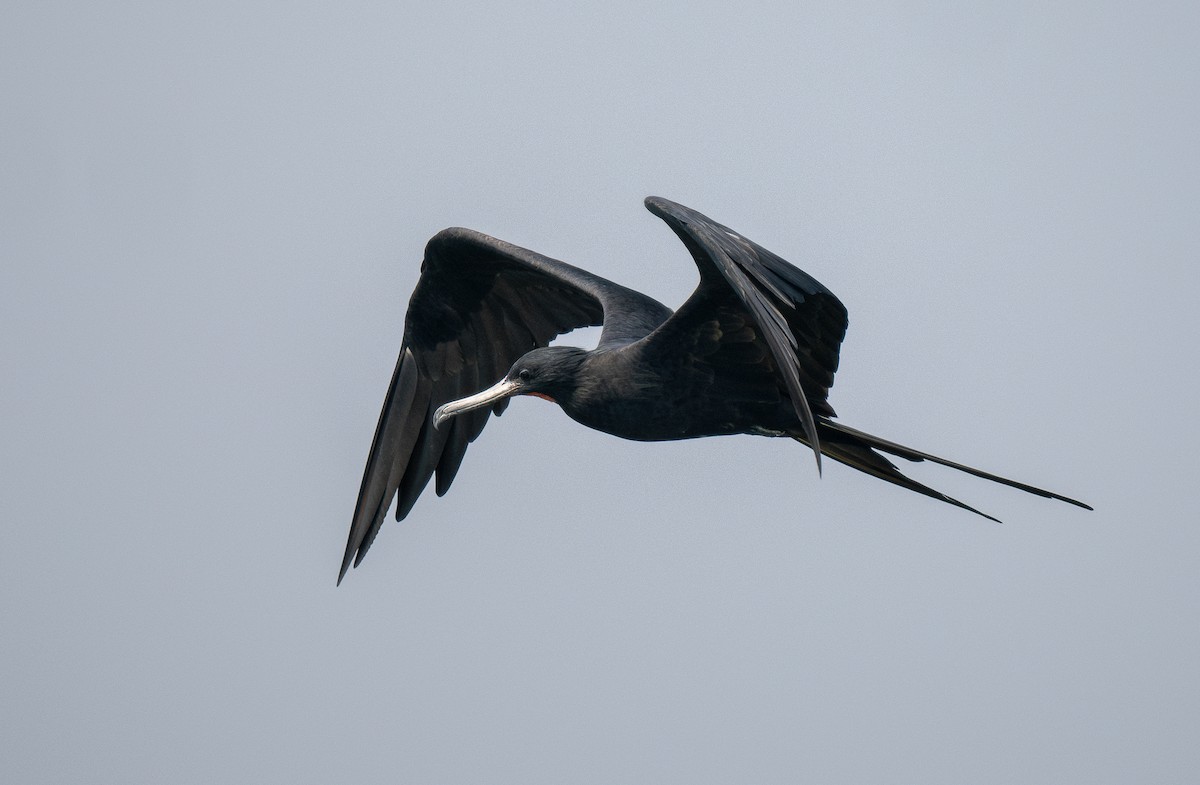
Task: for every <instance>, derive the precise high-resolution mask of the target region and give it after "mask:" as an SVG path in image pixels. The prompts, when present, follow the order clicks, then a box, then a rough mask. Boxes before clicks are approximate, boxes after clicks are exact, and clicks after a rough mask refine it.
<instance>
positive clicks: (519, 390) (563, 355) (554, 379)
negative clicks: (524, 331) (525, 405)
mask: <svg viewBox="0 0 1200 785" xmlns="http://www.w3.org/2000/svg"><path fill="white" fill-rule="evenodd" d="M586 357H587V352H586V351H585V350H583V349H579V348H577V347H574V346H543V347H540V348H537V349H534V350H533V351H531V352H529V353H528V354H526V355H525V356H524V357H522V358H521V359H519V360H517V361H516V362H515V363H513V366H512V368H510V369H509V370H508V373H507V374H506V375H505V376H504V378H503V379H501V380H500V381H498V382H496V383H495V384H494V385H492V386H491V387H489V388H487V389H486V390H484V391H483V392H479V393H475V394H474V395H469V396H467V397H466V398H460V399H458V400H457V401H450V402H449V403H446V404H443V405H442V406H439V407H438V409H437V411H435V412H434V413H433V425H434V427H435V428H440V427H441V426H442V424H443V423H445V422H446V421H447V420H449V419H450V418H451V417H456V416H458V415H460V414H464V413H465V412H470V411H474V410H475V409H480V408H482V407H484V406H493V405H495V404H496V403H498V402H500V401H502V400H504V399H505V398H510V397H512V396H514V395H534V396H537V397H538V398H544V399H546V400H547V401H552V402H554V403H559V404H561V403H562V402H563V401H565V400H567V399H569V398H570V396H571V395H572V394H574V392H575V389H576V388H577V387H578V385H579V378H578V377H579V369H580V367H581V366H582V365H583V361H584V359H585V358H586Z"/></svg>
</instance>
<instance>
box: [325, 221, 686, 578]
mask: <svg viewBox="0 0 1200 785" xmlns="http://www.w3.org/2000/svg"><path fill="white" fill-rule="evenodd" d="M670 313H671V312H670V310H669V309H667V308H666V307H665V306H663V305H661V304H660V303H658V302H656V301H654V300H652V299H650V298H649V297H646V296H645V295H642V294H639V293H638V292H634V291H632V290H630V289H626V288H625V287H623V286H619V285H617V284H614V283H612V282H611V281H606V280H605V279H603V278H600V277H599V276H595V275H592V274H591V273H588V272H586V271H584V270H580V269H578V268H576V267H572V266H571V265H569V264H566V263H565V262H560V261H558V260H556V259H551V258H549V257H546V256H542V255H541V254H538V253H534V252H533V251H529V250H526V249H524V248H519V247H517V246H515V245H511V244H509V243H506V242H504V241H502V240H497V239H495V238H494V237H489V236H487V235H485V234H480V233H479V232H474V231H471V230H469V229H446V230H445V231H443V232H440V233H438V234H437V235H436V236H434V237H433V239H431V240H430V241H429V244H428V245H427V246H426V247H425V261H424V263H423V264H422V265H421V278H420V281H419V282H418V283H417V288H416V290H415V291H414V292H413V295H412V299H411V300H410V301H409V305H408V315H407V316H406V317H405V323H404V341H403V344H402V345H401V347H400V358H399V360H398V361H397V362H396V370H395V373H394V374H393V375H392V383H391V386H390V387H389V388H388V393H387V398H386V399H385V400H384V403H383V411H382V413H381V414H380V416H379V424H378V426H377V427H376V429H375V439H374V441H373V442H372V444H371V452H370V454H369V455H368V457H367V467H366V470H365V471H364V472H363V480H362V486H361V487H360V488H359V492H358V504H357V506H356V507H355V509H354V518H353V520H352V521H351V524H350V536H349V538H348V540H347V542H346V554H345V557H344V558H343V560H342V567H341V570H340V571H339V572H338V583H341V580H342V578H343V577H345V575H346V571H347V570H348V569H349V568H350V564H351V562H353V564H354V566H356V567H357V566H358V564H359V563H360V562H361V561H362V559H363V556H364V555H366V552H367V550H368V549H369V548H370V547H371V543H372V541H373V540H374V539H375V535H376V534H377V533H378V531H379V527H380V526H381V525H382V524H383V519H384V517H385V516H386V515H387V511H388V508H389V507H390V506H391V504H392V499H393V498H395V497H396V496H397V495H398V496H399V501H398V502H397V504H396V520H401V519H403V518H404V517H405V516H406V515H408V513H409V511H410V510H412V507H413V504H414V503H416V500H417V497H418V496H419V495H420V494H421V491H422V490H423V489H424V488H425V486H426V485H427V484H428V482H429V480H430V478H431V477H432V476H433V475H434V474H435V473H436V475H437V481H436V483H435V489H436V491H437V494H438V496H441V495H443V494H445V493H446V491H447V490H449V488H450V483H451V482H452V481H453V480H454V475H455V473H456V472H457V471H458V467H459V465H460V464H461V463H462V459H463V454H464V453H465V452H466V449H467V445H468V444H469V443H470V442H472V441H474V440H475V438H476V437H477V436H479V433H480V432H481V431H482V430H483V426H484V425H486V424H487V421H488V418H489V416H490V415H491V412H492V411H494V412H495V413H496V414H499V413H500V412H501V411H503V409H504V406H505V404H506V403H507V401H502V402H500V403H499V404H497V405H496V406H495V407H493V408H492V409H491V410H490V411H489V410H488V409H482V410H480V411H476V412H469V413H467V414H464V415H461V416H459V417H456V418H454V419H453V420H452V421H451V423H450V424H449V425H447V426H445V427H443V428H434V427H433V412H434V410H436V409H437V408H438V407H439V406H441V405H442V404H444V403H446V402H448V401H452V400H456V399H458V398H462V397H463V396H465V395H469V394H471V393H474V392H477V391H479V390H480V389H482V388H484V387H487V386H488V385H490V384H492V383H493V382H495V381H496V380H497V379H499V378H501V377H502V376H503V375H504V374H505V373H506V372H507V371H508V369H509V367H510V366H511V365H512V364H513V363H514V362H516V361H517V359H519V358H520V357H521V356H522V355H524V354H525V353H526V352H528V351H530V350H532V349H534V348H536V347H539V346H546V345H547V344H549V342H550V341H551V340H552V339H553V338H554V336H556V335H558V334H560V333H564V332H568V331H570V330H573V329H576V328H578V327H587V326H595V325H600V324H602V323H603V324H604V329H603V331H602V332H601V336H600V342H601V344H602V345H605V344H609V345H611V344H616V343H621V342H623V341H631V340H636V339H637V338H640V337H642V336H644V335H645V334H646V333H648V332H650V331H651V330H653V329H654V328H655V327H657V326H658V325H659V324H661V323H662V322H663V320H665V319H666V318H667V316H669V315H670Z"/></svg>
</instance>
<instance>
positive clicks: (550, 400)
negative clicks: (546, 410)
mask: <svg viewBox="0 0 1200 785" xmlns="http://www.w3.org/2000/svg"><path fill="white" fill-rule="evenodd" d="M525 395H532V396H533V397H534V398H541V399H542V400H543V401H549V402H550V403H558V401H556V400H554V399H553V398H551V397H550V396H549V395H546V393H535V392H531V393H525Z"/></svg>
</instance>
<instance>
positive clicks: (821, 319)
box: [645, 196, 847, 469]
mask: <svg viewBox="0 0 1200 785" xmlns="http://www.w3.org/2000/svg"><path fill="white" fill-rule="evenodd" d="M646 208H647V209H648V210H650V212H652V213H654V214H655V215H657V216H658V217H660V218H662V219H663V220H664V221H666V223H667V225H668V226H670V227H671V229H673V230H674V232H675V234H677V235H679V238H680V239H681V240H683V244H684V245H686V246H687V249H688V251H690V252H691V254H692V258H693V259H695V261H696V266H697V267H699V268H700V285H699V286H698V287H697V288H696V291H695V292H694V293H693V294H692V296H691V297H690V298H688V300H687V302H685V303H684V304H683V305H682V306H681V307H680V308H679V310H678V311H676V312H675V315H674V316H672V317H671V318H670V319H669V320H668V321H667V322H666V323H664V324H663V325H662V327H660V328H659V329H658V330H657V331H655V333H653V334H652V335H650V336H649V337H648V338H647V339H646V341H645V345H646V350H647V351H651V352H658V353H660V354H661V353H672V352H699V353H700V354H702V355H703V357H701V358H695V359H701V360H702V362H704V363H705V364H706V365H707V366H709V367H710V368H712V369H713V370H714V371H715V373H716V374H718V375H723V376H724V377H725V378H723V379H721V380H720V381H722V382H723V383H726V384H729V383H736V384H740V385H741V386H742V387H744V388H747V389H749V388H751V387H755V386H757V387H758V388H761V387H763V386H764V385H768V386H771V387H773V388H777V387H778V384H779V381H780V379H782V382H783V385H784V389H785V390H786V391H787V396H788V397H789V398H790V399H791V401H792V405H793V406H794V407H795V410H796V415H797V416H798V417H799V419H800V423H801V427H802V428H803V430H804V435H805V436H806V438H807V441H808V443H809V444H810V445H811V446H812V448H813V451H814V452H815V453H816V457H817V467H818V469H819V468H820V466H821V451H820V444H819V441H818V439H817V428H816V424H815V423H814V421H813V412H814V410H815V411H816V412H817V413H818V414H823V415H832V414H833V410H832V409H831V408H830V407H829V404H828V403H827V402H826V398H827V396H828V394H829V388H830V387H831V386H832V385H833V375H834V372H835V371H836V370H837V365H838V351H839V349H840V347H841V344H842V338H843V337H844V336H845V335H846V325H847V317H846V307H845V306H844V305H842V303H841V301H840V300H838V298H837V297H836V296H834V294H833V292H831V291H829V290H828V289H826V288H825V287H824V286H822V285H821V284H820V283H819V282H818V281H817V280H816V279H814V278H813V277H812V276H810V275H808V274H807V273H805V272H803V271H801V270H799V269H797V268H795V267H793V266H792V265H791V264H789V263H788V262H787V261H785V260H783V259H781V258H780V257H778V256H776V255H775V254H773V253H771V252H770V251H768V250H767V249H766V248H763V247H762V246H761V245H758V244H757V243H754V242H751V241H750V240H747V239H746V238H745V237H742V236H741V235H740V234H738V233H737V232H735V231H733V230H732V229H729V228H728V227H725V226H722V225H721V224H719V223H717V222H716V221H713V220H711V219H710V218H708V217H707V216H704V215H701V214H700V213H698V212H696V211H695V210H692V209H689V208H687V207H684V206H683V205H681V204H676V203H675V202H672V201H669V200H667V199H663V198H661V197H657V196H651V197H648V198H647V199H646ZM759 392H760V393H761V392H762V391H761V390H759Z"/></svg>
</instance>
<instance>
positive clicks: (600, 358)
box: [338, 197, 1090, 582]
mask: <svg viewBox="0 0 1200 785" xmlns="http://www.w3.org/2000/svg"><path fill="white" fill-rule="evenodd" d="M646 206H647V208H648V209H649V210H650V211H651V212H653V213H655V214H656V215H658V216H659V217H661V218H662V219H663V220H664V221H666V222H667V224H668V225H669V226H670V227H671V228H672V229H673V230H674V231H675V233H676V234H677V235H678V236H679V237H680V239H681V240H683V242H684V245H685V246H686V247H687V248H688V250H689V251H690V252H691V254H692V257H693V259H694V260H695V262H696V265H697V267H698V268H699V270H700V284H699V286H698V287H697V289H696V291H695V292H694V293H693V294H692V296H691V297H690V298H688V300H687V301H686V302H685V303H684V304H683V305H682V306H680V308H679V310H677V311H675V312H672V311H671V310H670V309H669V308H667V307H666V306H664V305H662V304H661V303H659V302H657V301H655V300H653V299H651V298H650V297H647V296H646V295H644V294H641V293H639V292H636V291H633V290H632V289H627V288H625V287H623V286H620V285H618V284H615V283H613V282H611V281H607V280H605V279H603V278H600V277H599V276H596V275H594V274H592V273H589V272H587V271H584V270H580V269H578V268H575V267H572V266H571V265H568V264H566V263H564V262H560V261H557V260H554V259H550V258H548V257H545V256H542V255H540V254H537V253H534V252H533V251H529V250H526V249H524V248H519V247H517V246H514V245H510V244H508V243H505V242H503V241H501V240H497V239H495V238H492V237H488V236H487V235H483V234H480V233H478V232H473V231H471V230H468V229H447V230H445V231H443V232H440V233H439V234H437V235H436V236H434V238H433V239H431V240H430V241H429V244H428V245H427V246H426V251H425V263H424V264H423V265H422V275H421V279H420V281H419V283H418V284H417V287H416V290H415V291H414V292H413V296H412V299H411V301H410V303H409V310H408V315H407V317H406V319H405V333H404V342H403V345H402V347H401V350H400V359H399V361H398V362H397V365H396V371H395V374H394V375H393V378H392V384H391V387H390V388H389V390H388V395H387V398H386V400H385V402H384V408H383V412H382V414H381V415H380V420H379V425H378V427H377V429H376V433H375V440H374V442H373V444H372V446H371V452H370V455H369V457H368V459H367V467H366V470H365V472H364V474H363V482H362V486H361V488H360V490H359V498H358V505H357V507H356V509H355V513H354V518H353V521H352V522H351V526H350V536H349V539H348V541H347V544H346V553H345V557H344V559H343V562H342V567H341V571H340V572H339V574H338V581H339V582H340V581H341V579H342V577H343V576H344V575H345V573H346V570H347V569H349V567H350V565H351V563H352V562H353V564H355V565H357V564H358V563H359V562H360V561H361V560H362V557H363V555H364V554H365V553H366V552H367V549H368V548H369V547H370V545H371V543H372V541H373V540H374V537H375V534H376V533H377V532H378V530H379V527H380V526H381V525H382V523H383V519H384V517H385V516H386V513H387V511H388V508H389V507H390V506H391V503H392V500H393V499H394V498H398V502H397V507H396V518H397V520H399V519H402V518H404V517H405V516H406V515H407V514H408V513H409V511H410V510H411V509H412V506H413V504H414V503H415V502H416V499H417V497H418V496H419V494H420V493H421V491H422V490H423V488H424V487H425V485H426V484H427V483H428V481H429V480H430V478H431V477H433V476H434V475H436V477H437V480H436V490H437V493H438V495H439V496H440V495H442V494H444V493H445V492H446V491H447V490H448V489H449V487H450V483H451V482H452V481H453V479H454V476H455V474H456V472H457V471H458V468H459V465H460V464H461V462H462V458H463V454H464V452H465V450H466V447H467V445H468V443H469V442H471V441H473V440H474V439H475V438H476V437H477V436H478V435H479V433H480V431H481V430H482V429H483V427H484V425H485V424H486V422H487V420H488V419H489V417H490V415H491V414H492V413H493V412H494V413H496V414H499V413H500V412H501V411H503V409H504V407H505V406H506V405H507V402H508V398H509V397H511V396H513V395H535V396H538V397H542V398H546V399H548V400H551V401H553V402H555V403H557V404H558V405H559V406H560V407H562V409H563V411H564V412H566V414H567V415H568V416H569V417H571V418H572V419H573V420H575V421H577V422H579V423H581V424H582V425H586V426H588V427H589V428H594V429H596V430H599V431H603V432H605V433H609V434H612V435H614V436H619V437H622V438H625V439H634V440H638V441H665V440H675V439H690V438H697V437H702V436H721V435H729V434H755V435H764V436H788V437H792V438H794V439H796V440H798V441H801V442H803V443H805V444H808V445H809V446H810V447H812V448H813V450H814V453H815V454H816V457H817V464H818V467H819V466H820V456H821V455H822V454H825V455H827V456H829V457H831V458H833V459H835V460H837V461H840V462H842V463H845V464H847V465H849V466H852V467H854V468H856V469H859V470H860V471H863V472H866V473H868V474H871V475H873V476H876V477H879V478H880V479H884V480H887V481H888V482H891V483H894V484H896V485H900V486H902V487H905V488H908V489H910V490H913V491H916V492H918V493H922V494H924V495H927V496H931V497H933V498H936V499H940V500H942V501H945V502H948V503H950V504H953V505H956V506H958V507H963V508H965V509H967V510H971V511H972V512H977V513H979V511H978V510H975V509H974V508H972V507H969V506H967V505H965V504H963V503H961V502H959V501H957V500H955V499H952V498H950V497H948V496H945V495H944V494H942V493H939V492H938V491H935V490H933V489H931V488H928V487H926V486H924V485H922V484H920V483H917V482H916V481H914V480H911V479H909V478H908V477H905V476H904V475H903V474H901V473H900V472H899V471H898V470H897V469H896V467H895V466H894V465H893V464H892V463H891V462H890V461H889V460H887V459H886V458H884V457H883V455H881V454H880V451H882V452H886V453H889V454H891V455H895V456H899V457H902V458H905V459H908V460H913V461H921V460H930V461H934V462H936V463H941V464H943V465H946V466H950V467H953V468H956V469H959V470H961V471H965V472H968V473H970V474H974V475H976V476H979V477H984V478H986V479H989V480H993V481H995V482H1000V483H1003V484H1006V485H1010V486H1012V487H1016V488H1020V489H1021V490H1024V491H1027V492H1030V493H1035V494H1038V495H1040V496H1045V497H1048V498H1056V499H1060V500H1062V501H1066V502H1070V503H1071V504H1076V505H1078V506H1081V507H1087V505H1085V504H1083V503H1082V502H1078V501H1075V500H1074V499H1069V498H1067V497H1064V496H1060V495H1058V494H1055V493H1051V492H1049V491H1044V490H1042V489H1040V488H1034V487H1032V486H1029V485H1024V484H1022V483H1018V482H1015V481H1013V480H1008V479H1005V478H1003V477H998V476H996V475H993V474H989V473H987V472H983V471H980V470H978V469H973V468H971V467H968V466H964V465H962V464H958V463H954V462H952V461H947V460H945V459H943V458H938V457H936V456H933V455H930V454H928V453H923V452H920V451H917V450H913V449H911V448H908V447H904V446H903V445H899V444H895V443H893V442H889V441H887V440H884V439H880V438H879V437H876V436H871V435H870V434H866V433H863V432H861V431H856V430H854V429H852V428H848V427H846V426H844V425H841V424H840V423H837V422H835V421H834V420H833V419H832V418H833V417H834V411H833V409H832V408H831V407H830V406H829V403H828V401H827V400H826V396H827V395H828V392H829V388H830V386H831V385H832V384H833V375H834V372H835V371H836V370H837V364H838V351H839V349H840V346H841V341H842V338H843V336H844V335H845V332H846V325H847V316H846V309H845V307H844V306H843V305H842V303H841V302H840V301H839V300H838V299H837V297H835V296H834V295H833V293H832V292H830V291H829V290H828V289H826V288H825V287H824V286H822V285H821V284H820V283H818V282H817V281H816V280H815V279H813V278H812V277H811V276H809V275H808V274H806V273H804V272H803V271H801V270H799V269H797V268H796V267H794V266H792V265H791V264H789V263H788V262H786V261H784V260H783V259H781V258H779V257H778V256H776V255H775V254H773V253H771V252H770V251H767V250H766V249H765V248H762V247H761V246H759V245H757V244H755V243H753V242H751V241H750V240H747V239H746V238H744V237H742V236H741V235H739V234H738V233H736V232H734V231H732V230H730V229H728V228H727V227H725V226H722V225H721V224H718V223H716V222H715V221H712V220H710V219H708V218H707V217H705V216H703V215H701V214H700V213H697V212H695V211H694V210H690V209H688V208H686V207H684V206H682V205H679V204H676V203H674V202H670V201H668V200H666V199H660V198H657V197H650V198H648V199H647V200H646ZM599 325H602V326H603V330H602V332H601V336H600V341H599V344H598V345H597V347H596V348H595V349H594V350H591V351H586V350H583V349H579V348H575V347H566V346H549V343H550V341H551V340H552V339H553V338H554V337H555V336H556V335H558V334H561V333H564V332H568V331H570V330H572V329H575V328H578V327H584V326H599ZM497 379H499V380H500V381H498V382H496V380H497ZM493 382H495V383H494V384H493ZM488 385H491V386H490V387H489V386H488ZM485 387H486V388H487V389H484V390H483V392H475V391H477V390H480V389H481V388H485ZM1088 509H1090V508H1088ZM979 514H980V515H984V513H979ZM985 517H991V516H986V515H985Z"/></svg>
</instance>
